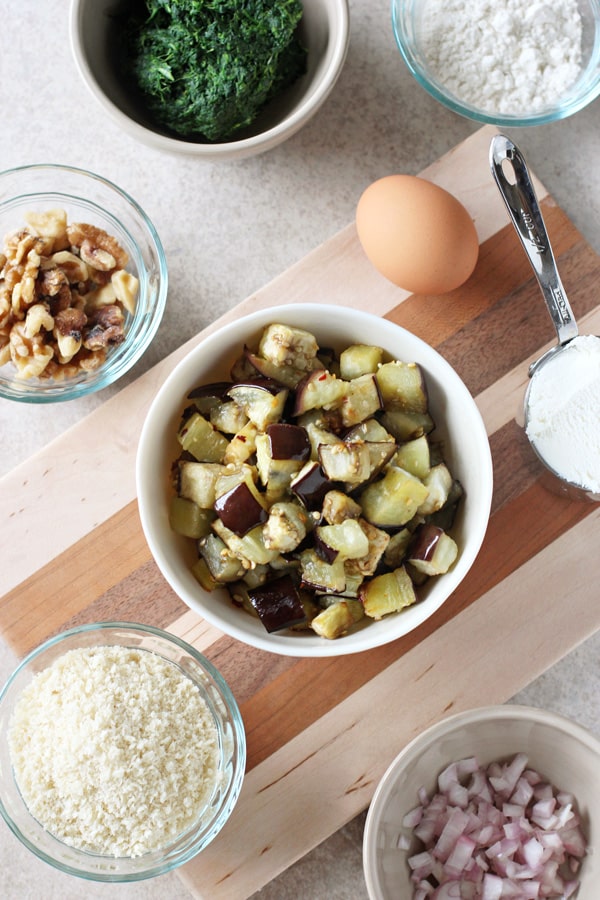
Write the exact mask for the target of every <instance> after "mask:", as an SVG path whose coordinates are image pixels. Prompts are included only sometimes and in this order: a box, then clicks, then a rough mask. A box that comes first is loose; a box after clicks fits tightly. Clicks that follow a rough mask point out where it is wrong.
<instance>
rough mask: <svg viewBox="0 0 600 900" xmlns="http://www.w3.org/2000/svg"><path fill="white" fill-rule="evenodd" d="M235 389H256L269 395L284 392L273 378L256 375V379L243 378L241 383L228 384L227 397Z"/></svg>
mask: <svg viewBox="0 0 600 900" xmlns="http://www.w3.org/2000/svg"><path fill="white" fill-rule="evenodd" d="M236 388H256V389H257V390H262V391H268V392H269V393H270V394H280V393H281V391H282V390H284V388H283V387H282V386H281V384H280V383H279V382H278V381H275V379H274V378H265V377H263V376H262V375H257V376H256V378H245V379H244V380H243V381H236V383H235V384H230V385H229V390H228V391H227V395H228V396H231V392H232V390H235V389H236Z"/></svg>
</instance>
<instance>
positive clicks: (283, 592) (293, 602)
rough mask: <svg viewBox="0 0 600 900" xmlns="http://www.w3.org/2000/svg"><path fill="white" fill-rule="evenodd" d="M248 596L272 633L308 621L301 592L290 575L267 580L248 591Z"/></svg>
mask: <svg viewBox="0 0 600 900" xmlns="http://www.w3.org/2000/svg"><path fill="white" fill-rule="evenodd" d="M248 596H249V598H250V603H251V604H252V606H253V607H254V609H255V610H256V612H257V614H258V617H259V619H260V620H261V622H262V623H263V625H264V626H265V628H266V630H267V631H268V632H270V633H271V632H273V631H281V630H283V629H284V628H291V627H292V626H294V625H300V624H301V623H303V622H305V621H306V611H305V609H304V605H303V603H302V600H301V597H300V594H299V592H298V589H297V588H296V585H295V584H294V582H293V581H292V579H291V578H290V577H289V575H284V576H282V577H281V578H276V579H273V580H272V581H267V583H266V584H264V585H261V586H260V587H257V588H254V589H252V590H250V591H248Z"/></svg>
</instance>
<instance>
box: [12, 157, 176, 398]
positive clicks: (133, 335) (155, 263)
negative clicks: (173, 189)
mask: <svg viewBox="0 0 600 900" xmlns="http://www.w3.org/2000/svg"><path fill="white" fill-rule="evenodd" d="M0 242H1V243H0V397H5V398H6V399H9V400H17V401H22V402H26V403H53V402H57V401H64V400H72V399H75V398H77V397H83V396H85V395H87V394H90V393H93V392H95V391H99V390H101V389H102V388H105V387H107V386H108V385H110V384H112V383H113V382H115V381H116V380H117V379H118V378H120V377H121V376H122V375H124V374H125V373H126V372H127V371H128V370H129V369H131V367H132V366H133V365H134V364H135V363H136V362H137V361H138V360H139V359H140V357H141V356H142V354H143V353H144V352H145V351H146V349H147V348H148V346H149V344H150V342H151V341H152V339H153V337H154V335H155V334H156V331H157V329H158V327H159V325H160V322H161V319H162V315H163V312H164V308H165V303H166V297H167V285H168V274H167V262H166V258H165V253H164V249H163V246H162V243H161V240H160V238H159V236H158V234H157V232H156V229H155V228H154V226H153V224H152V222H151V221H150V219H149V218H148V216H147V215H146V213H145V212H144V210H143V209H142V208H141V207H140V206H139V204H138V203H137V202H136V201H135V200H134V199H133V198H132V197H130V196H129V195H128V194H127V193H126V192H125V191H123V190H122V189H121V188H119V187H117V185H115V184H113V183H112V182H110V181H108V180H107V179H106V178H103V177H101V176H100V175H96V174H94V173H93V172H88V171H86V170H84V169H78V168H73V167H71V166H63V165H54V164H48V165H46V164H40V165H32V166H22V167H19V168H15V169H9V170H7V171H5V172H2V173H0Z"/></svg>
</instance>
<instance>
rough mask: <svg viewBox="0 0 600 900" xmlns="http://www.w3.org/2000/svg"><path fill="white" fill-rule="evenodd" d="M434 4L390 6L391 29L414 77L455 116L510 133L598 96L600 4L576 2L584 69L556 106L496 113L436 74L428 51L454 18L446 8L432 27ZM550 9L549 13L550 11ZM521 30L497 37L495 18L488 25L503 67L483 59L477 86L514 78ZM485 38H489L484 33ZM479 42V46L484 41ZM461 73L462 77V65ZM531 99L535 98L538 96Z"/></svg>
mask: <svg viewBox="0 0 600 900" xmlns="http://www.w3.org/2000/svg"><path fill="white" fill-rule="evenodd" d="M432 3H433V0H392V28H393V32H394V36H395V38H396V43H397V45H398V48H399V50H400V53H401V54H402V57H403V58H404V61H405V63H406V65H407V66H408V68H409V70H410V72H411V73H412V75H413V76H414V77H415V79H416V80H417V81H418V83H419V84H420V85H421V87H423V88H425V90H426V91H428V92H429V94H431V96H432V97H434V98H435V99H436V100H438V101H439V102H440V103H442V104H443V105H444V106H446V107H448V109H451V110H452V111H453V112H456V113H459V114H460V115H462V116H466V117H467V118H469V119H475V120H476V121H478V122H485V123H489V124H492V125H500V126H507V127H511V126H515V127H517V126H530V125H542V124H545V123H548V122H554V121H557V120H559V119H564V118H566V117H567V116H570V115H573V113H576V112H578V111H579V110H581V109H583V108H584V107H585V106H587V105H588V104H589V103H591V102H592V100H594V99H595V98H596V97H597V96H598V95H599V94H600V0H577V7H578V10H579V14H580V17H581V22H582V47H581V67H580V72H579V75H578V77H577V78H576V79H575V81H574V82H572V83H571V85H570V86H568V87H566V88H565V89H564V90H562V91H560V92H559V93H560V95H559V96H556V98H555V99H554V98H553V100H552V102H549V103H546V104H543V103H540V104H537V103H535V102H534V103H532V104H531V105H530V106H529V108H517V104H516V103H515V108H513V107H512V104H510V105H508V100H507V101H506V102H507V107H504V104H502V108H500V105H499V108H494V106H492V105H490V106H488V104H487V103H486V102H474V101H473V98H471V99H466V98H465V96H461V93H460V91H458V90H457V91H456V92H454V91H453V90H451V89H450V88H449V87H448V86H446V83H445V82H447V77H444V76H443V74H441V73H440V72H437V71H436V68H437V66H436V64H435V63H434V62H433V60H432V56H431V50H430V49H429V47H430V46H431V34H432V33H433V30H434V28H435V29H437V28H439V29H440V30H441V31H444V30H445V29H446V30H447V27H446V26H447V23H448V21H449V17H450V15H451V13H450V11H449V10H448V9H447V8H446V9H445V10H444V12H443V13H442V12H440V11H438V13H437V15H436V17H435V23H434V26H433V27H432V26H431V25H429V24H427V23H426V21H425V18H426V16H427V7H428V6H430V7H431V6H432ZM467 6H468V4H467ZM471 8H472V7H471ZM548 9H551V5H549V7H548ZM521 24H522V23H521V22H517V23H515V24H514V28H515V29H516V31H513V32H512V33H511V31H510V30H511V28H512V27H513V26H512V24H510V23H508V24H506V23H505V25H504V28H505V31H504V32H503V31H502V30H501V31H496V32H494V31H493V27H492V19H491V17H487V18H486V19H485V25H486V28H487V29H488V32H487V37H489V46H490V47H493V48H494V51H493V54H494V55H495V54H496V52H497V53H498V59H500V60H501V65H499V64H498V65H497V64H494V66H493V67H492V68H488V66H489V60H488V61H486V60H484V59H483V56H484V54H483V53H482V61H481V64H478V71H477V76H478V84H485V83H486V80H489V73H492V72H495V73H497V72H499V71H502V72H503V73H504V74H505V76H506V77H507V78H508V79H510V78H511V77H512V74H513V73H512V71H511V69H512V65H511V59H512V56H511V50H512V47H513V45H514V44H516V43H520V44H521V43H522V39H521V38H520V37H519V34H518V29H519V28H520V26H521ZM550 24H551V23H550ZM482 33H483V35H484V36H486V32H485V30H483V32H482ZM546 37H547V31H546V32H545V33H544V38H546ZM478 40H481V37H479V38H478ZM501 42H505V47H506V52H503V51H502V50H500V49H499V48H500V47H501ZM440 68H441V67H440ZM461 69H462V70H463V71H464V65H463V66H461ZM515 80H517V79H515ZM526 81H531V78H527V79H526V78H523V79H522V82H526ZM507 83H508V82H507ZM537 87H538V86H537V85H536V88H537ZM532 93H533V96H536V93H539V91H533V92H532Z"/></svg>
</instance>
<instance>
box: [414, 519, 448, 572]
mask: <svg viewBox="0 0 600 900" xmlns="http://www.w3.org/2000/svg"><path fill="white" fill-rule="evenodd" d="M457 556H458V547H457V544H456V541H455V540H454V539H453V538H451V537H450V535H449V534H446V532H445V531H443V529H441V528H439V527H438V526H437V525H432V524H425V525H420V526H419V527H418V528H417V529H416V531H415V533H414V535H413V539H412V541H411V543H410V546H409V548H408V552H407V559H408V561H409V562H410V564H411V565H412V566H414V567H415V569H417V570H418V571H419V572H423V574H425V575H444V574H445V573H446V572H447V571H448V569H449V568H450V567H451V566H452V565H453V563H454V562H455V560H456V558H457Z"/></svg>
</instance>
